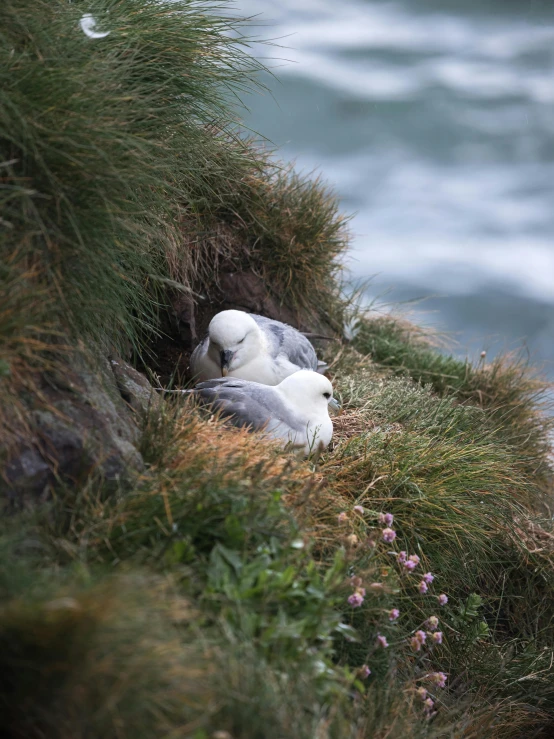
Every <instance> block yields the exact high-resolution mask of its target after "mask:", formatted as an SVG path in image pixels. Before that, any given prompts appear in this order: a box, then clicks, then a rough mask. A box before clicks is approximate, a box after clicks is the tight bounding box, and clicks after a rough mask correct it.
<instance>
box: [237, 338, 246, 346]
mask: <svg viewBox="0 0 554 739" xmlns="http://www.w3.org/2000/svg"><path fill="white" fill-rule="evenodd" d="M244 339H246V336H245V337H244V338H243V339H241V340H240V341H237V344H242V342H243V341H244Z"/></svg>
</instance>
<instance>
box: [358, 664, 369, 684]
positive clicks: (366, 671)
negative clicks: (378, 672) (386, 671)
mask: <svg viewBox="0 0 554 739" xmlns="http://www.w3.org/2000/svg"><path fill="white" fill-rule="evenodd" d="M358 675H359V676H360V677H361V678H362V680H365V679H366V677H369V676H370V675H371V670H370V669H369V667H368V666H367V665H362V666H361V667H360V669H359V670H358Z"/></svg>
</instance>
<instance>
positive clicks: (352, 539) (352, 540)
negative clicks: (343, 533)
mask: <svg viewBox="0 0 554 739" xmlns="http://www.w3.org/2000/svg"><path fill="white" fill-rule="evenodd" d="M346 543H347V544H348V546H349V547H355V546H357V545H358V543H359V539H358V537H357V536H356V534H348V536H347V537H346Z"/></svg>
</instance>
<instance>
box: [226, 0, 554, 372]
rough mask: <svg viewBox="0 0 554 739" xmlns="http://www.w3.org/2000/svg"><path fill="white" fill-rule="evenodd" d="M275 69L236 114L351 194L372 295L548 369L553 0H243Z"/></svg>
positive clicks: (552, 302)
mask: <svg viewBox="0 0 554 739" xmlns="http://www.w3.org/2000/svg"><path fill="white" fill-rule="evenodd" d="M237 9H238V11H239V12H240V13H241V14H247V15H256V16H257V18H256V20H255V24H256V27H255V29H254V31H255V33H256V34H258V35H259V36H260V37H263V38H266V39H267V38H272V39H273V40H274V44H275V46H271V47H268V46H260V47H256V48H255V51H256V54H257V55H258V56H260V57H263V58H264V59H265V61H266V64H268V65H269V66H270V68H271V69H272V71H273V73H274V75H275V77H271V76H267V77H265V78H264V80H263V81H264V83H265V84H266V85H267V86H268V88H269V92H268V93H266V94H264V95H262V96H259V95H256V96H251V97H249V99H248V101H247V104H248V105H249V108H250V112H249V113H248V114H247V115H246V123H247V125H249V126H250V127H251V128H252V129H254V130H255V131H258V132H259V133H261V134H262V135H263V136H265V137H267V138H268V139H269V140H270V141H272V142H273V143H274V144H276V145H278V146H279V147H280V149H281V154H282V156H283V158H285V159H295V160H296V162H297V168H299V169H301V170H303V171H309V170H313V169H317V170H318V171H320V172H321V173H322V174H323V175H324V177H325V179H327V180H328V181H329V182H330V183H331V184H332V185H333V186H334V188H335V190H336V191H337V192H338V194H339V195H340V198H341V200H342V207H343V209H344V210H345V211H347V212H354V213H355V216H354V218H353V220H352V223H351V226H352V231H353V235H354V239H353V244H352V249H351V252H350V255H349V258H348V268H349V270H350V271H351V273H352V274H353V276H354V277H356V278H360V279H362V278H367V277H370V276H372V275H374V276H375V277H374V279H373V280H372V282H371V285H370V288H369V290H368V299H373V298H376V297H378V296H380V298H381V301H382V302H384V303H391V302H397V301H409V300H412V299H415V298H421V297H426V300H424V301H423V302H420V303H417V304H415V305H414V306H413V307H412V309H411V310H412V315H414V316H415V318H416V319H417V320H418V321H419V322H424V323H426V324H428V325H435V326H437V327H439V328H440V329H444V330H447V331H448V332H450V334H451V335H452V337H453V339H455V341H456V342H457V346H456V352H457V353H458V354H459V355H461V356H466V355H468V354H469V356H472V357H474V356H475V355H476V354H477V353H478V352H480V351H481V350H482V349H486V350H487V351H488V352H489V356H490V355H491V354H493V353H496V352H498V351H502V350H514V349H517V348H519V347H523V348H524V351H528V352H529V353H530V354H531V357H532V359H533V360H534V361H536V362H541V363H543V365H544V368H545V370H546V371H547V372H548V374H549V375H550V377H552V378H553V379H554V341H553V333H554V3H553V2H552V0H549V1H548V2H546V1H544V0H480V1H479V0H441V1H439V0H435V1H434V0H399V1H397V2H381V1H380V0H340V2H337V0H237Z"/></svg>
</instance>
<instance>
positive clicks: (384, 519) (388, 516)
mask: <svg viewBox="0 0 554 739" xmlns="http://www.w3.org/2000/svg"><path fill="white" fill-rule="evenodd" d="M393 521H394V516H393V515H392V513H380V514H379V523H384V524H385V526H392V522H393Z"/></svg>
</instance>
